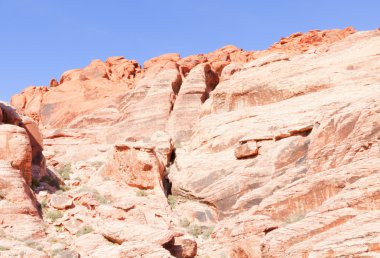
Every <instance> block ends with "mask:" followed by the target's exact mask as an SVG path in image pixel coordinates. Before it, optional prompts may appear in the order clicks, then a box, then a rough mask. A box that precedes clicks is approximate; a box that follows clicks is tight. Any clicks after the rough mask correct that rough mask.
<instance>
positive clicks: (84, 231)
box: [76, 225, 94, 237]
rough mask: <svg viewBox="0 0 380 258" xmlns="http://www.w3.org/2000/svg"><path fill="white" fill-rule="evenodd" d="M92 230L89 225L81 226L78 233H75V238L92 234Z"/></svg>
mask: <svg viewBox="0 0 380 258" xmlns="http://www.w3.org/2000/svg"><path fill="white" fill-rule="evenodd" d="M93 231H94V229H93V228H92V227H91V226H90V225H85V226H83V227H82V228H81V229H80V230H79V231H78V232H77V234H76V235H77V236H78V237H79V236H83V235H86V234H88V233H91V232H93Z"/></svg>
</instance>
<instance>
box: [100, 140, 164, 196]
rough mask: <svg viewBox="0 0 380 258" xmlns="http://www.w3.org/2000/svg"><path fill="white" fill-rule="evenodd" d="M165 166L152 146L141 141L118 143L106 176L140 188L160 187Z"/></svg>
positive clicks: (107, 166)
mask: <svg viewBox="0 0 380 258" xmlns="http://www.w3.org/2000/svg"><path fill="white" fill-rule="evenodd" d="M163 171H164V166H163V164H162V163H161V162H160V161H159V159H158V158H157V155H156V153H155V151H154V148H153V147H152V146H149V145H146V144H144V143H141V142H140V143H139V142H129V143H128V142H127V143H118V144H116V145H115V147H114V152H113V155H112V158H111V159H110V161H109V162H108V164H107V165H106V169H105V171H104V173H103V174H104V176H109V177H112V178H114V179H116V180H118V181H120V182H125V183H126V184H128V185H130V186H134V187H138V188H143V189H150V188H154V187H160V184H161V180H162V177H163Z"/></svg>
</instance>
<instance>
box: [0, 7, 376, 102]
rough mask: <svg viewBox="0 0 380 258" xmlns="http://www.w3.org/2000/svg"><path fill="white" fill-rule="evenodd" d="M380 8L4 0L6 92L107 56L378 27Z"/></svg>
mask: <svg viewBox="0 0 380 258" xmlns="http://www.w3.org/2000/svg"><path fill="white" fill-rule="evenodd" d="M379 10H380V1H378V0H360V1H354V0H329V1H327V0H318V1H317V0H314V1H308V0H282V1H280V0H278V1H274V0H265V1H264V0H262V1H255V0H245V1H243V0H240V1H239V0H230V1H227V0H224V1H223V0H192V1H189V0H188V1H184V0H150V1H149V0H134V1H129V0H107V1H104V0H103V1H100V0H91V1H90V0H64V1H53V0H0V26H1V36H0V70H1V73H0V99H1V100H9V98H10V96H11V95H13V94H15V93H18V92H20V91H21V90H22V89H23V88H25V87H27V86H29V85H47V84H48V83H49V81H50V79H51V78H53V77H55V78H57V79H59V77H60V75H61V74H62V73H63V72H64V71H66V70H69V69H74V68H81V67H84V66H86V65H87V64H88V63H89V62H90V61H91V60H93V59H102V60H105V59H106V58H107V57H109V56H120V55H121V56H125V57H126V58H128V59H136V60H138V61H139V62H140V63H143V62H144V61H145V60H147V59H150V58H152V57H154V56H157V55H160V54H163V53H169V52H177V53H180V54H181V56H187V55H191V54H196V53H207V52H210V51H213V50H215V49H217V48H220V47H222V46H224V45H229V44H233V45H236V46H238V47H241V48H243V49H246V50H258V49H265V48H267V47H268V46H270V45H271V44H273V43H274V42H276V41H277V40H278V39H280V38H281V37H283V36H287V35H290V34H292V33H294V32H297V31H301V32H305V31H308V30H310V29H332V28H344V27H347V26H350V25H352V26H354V27H355V28H356V29H358V30H371V29H376V28H378V27H380V15H379Z"/></svg>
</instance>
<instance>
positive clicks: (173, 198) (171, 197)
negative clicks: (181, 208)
mask: <svg viewBox="0 0 380 258" xmlns="http://www.w3.org/2000/svg"><path fill="white" fill-rule="evenodd" d="M168 204H169V206H170V208H172V209H174V208H175V207H176V206H177V197H176V196H174V195H171V194H170V195H168Z"/></svg>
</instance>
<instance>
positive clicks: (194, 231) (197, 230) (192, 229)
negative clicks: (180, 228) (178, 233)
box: [187, 225, 202, 237]
mask: <svg viewBox="0 0 380 258" xmlns="http://www.w3.org/2000/svg"><path fill="white" fill-rule="evenodd" d="M187 233H189V234H190V235H193V236H195V237H198V236H199V235H201V234H202V228H201V227H200V226H198V225H191V226H189V228H188V229H187Z"/></svg>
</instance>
